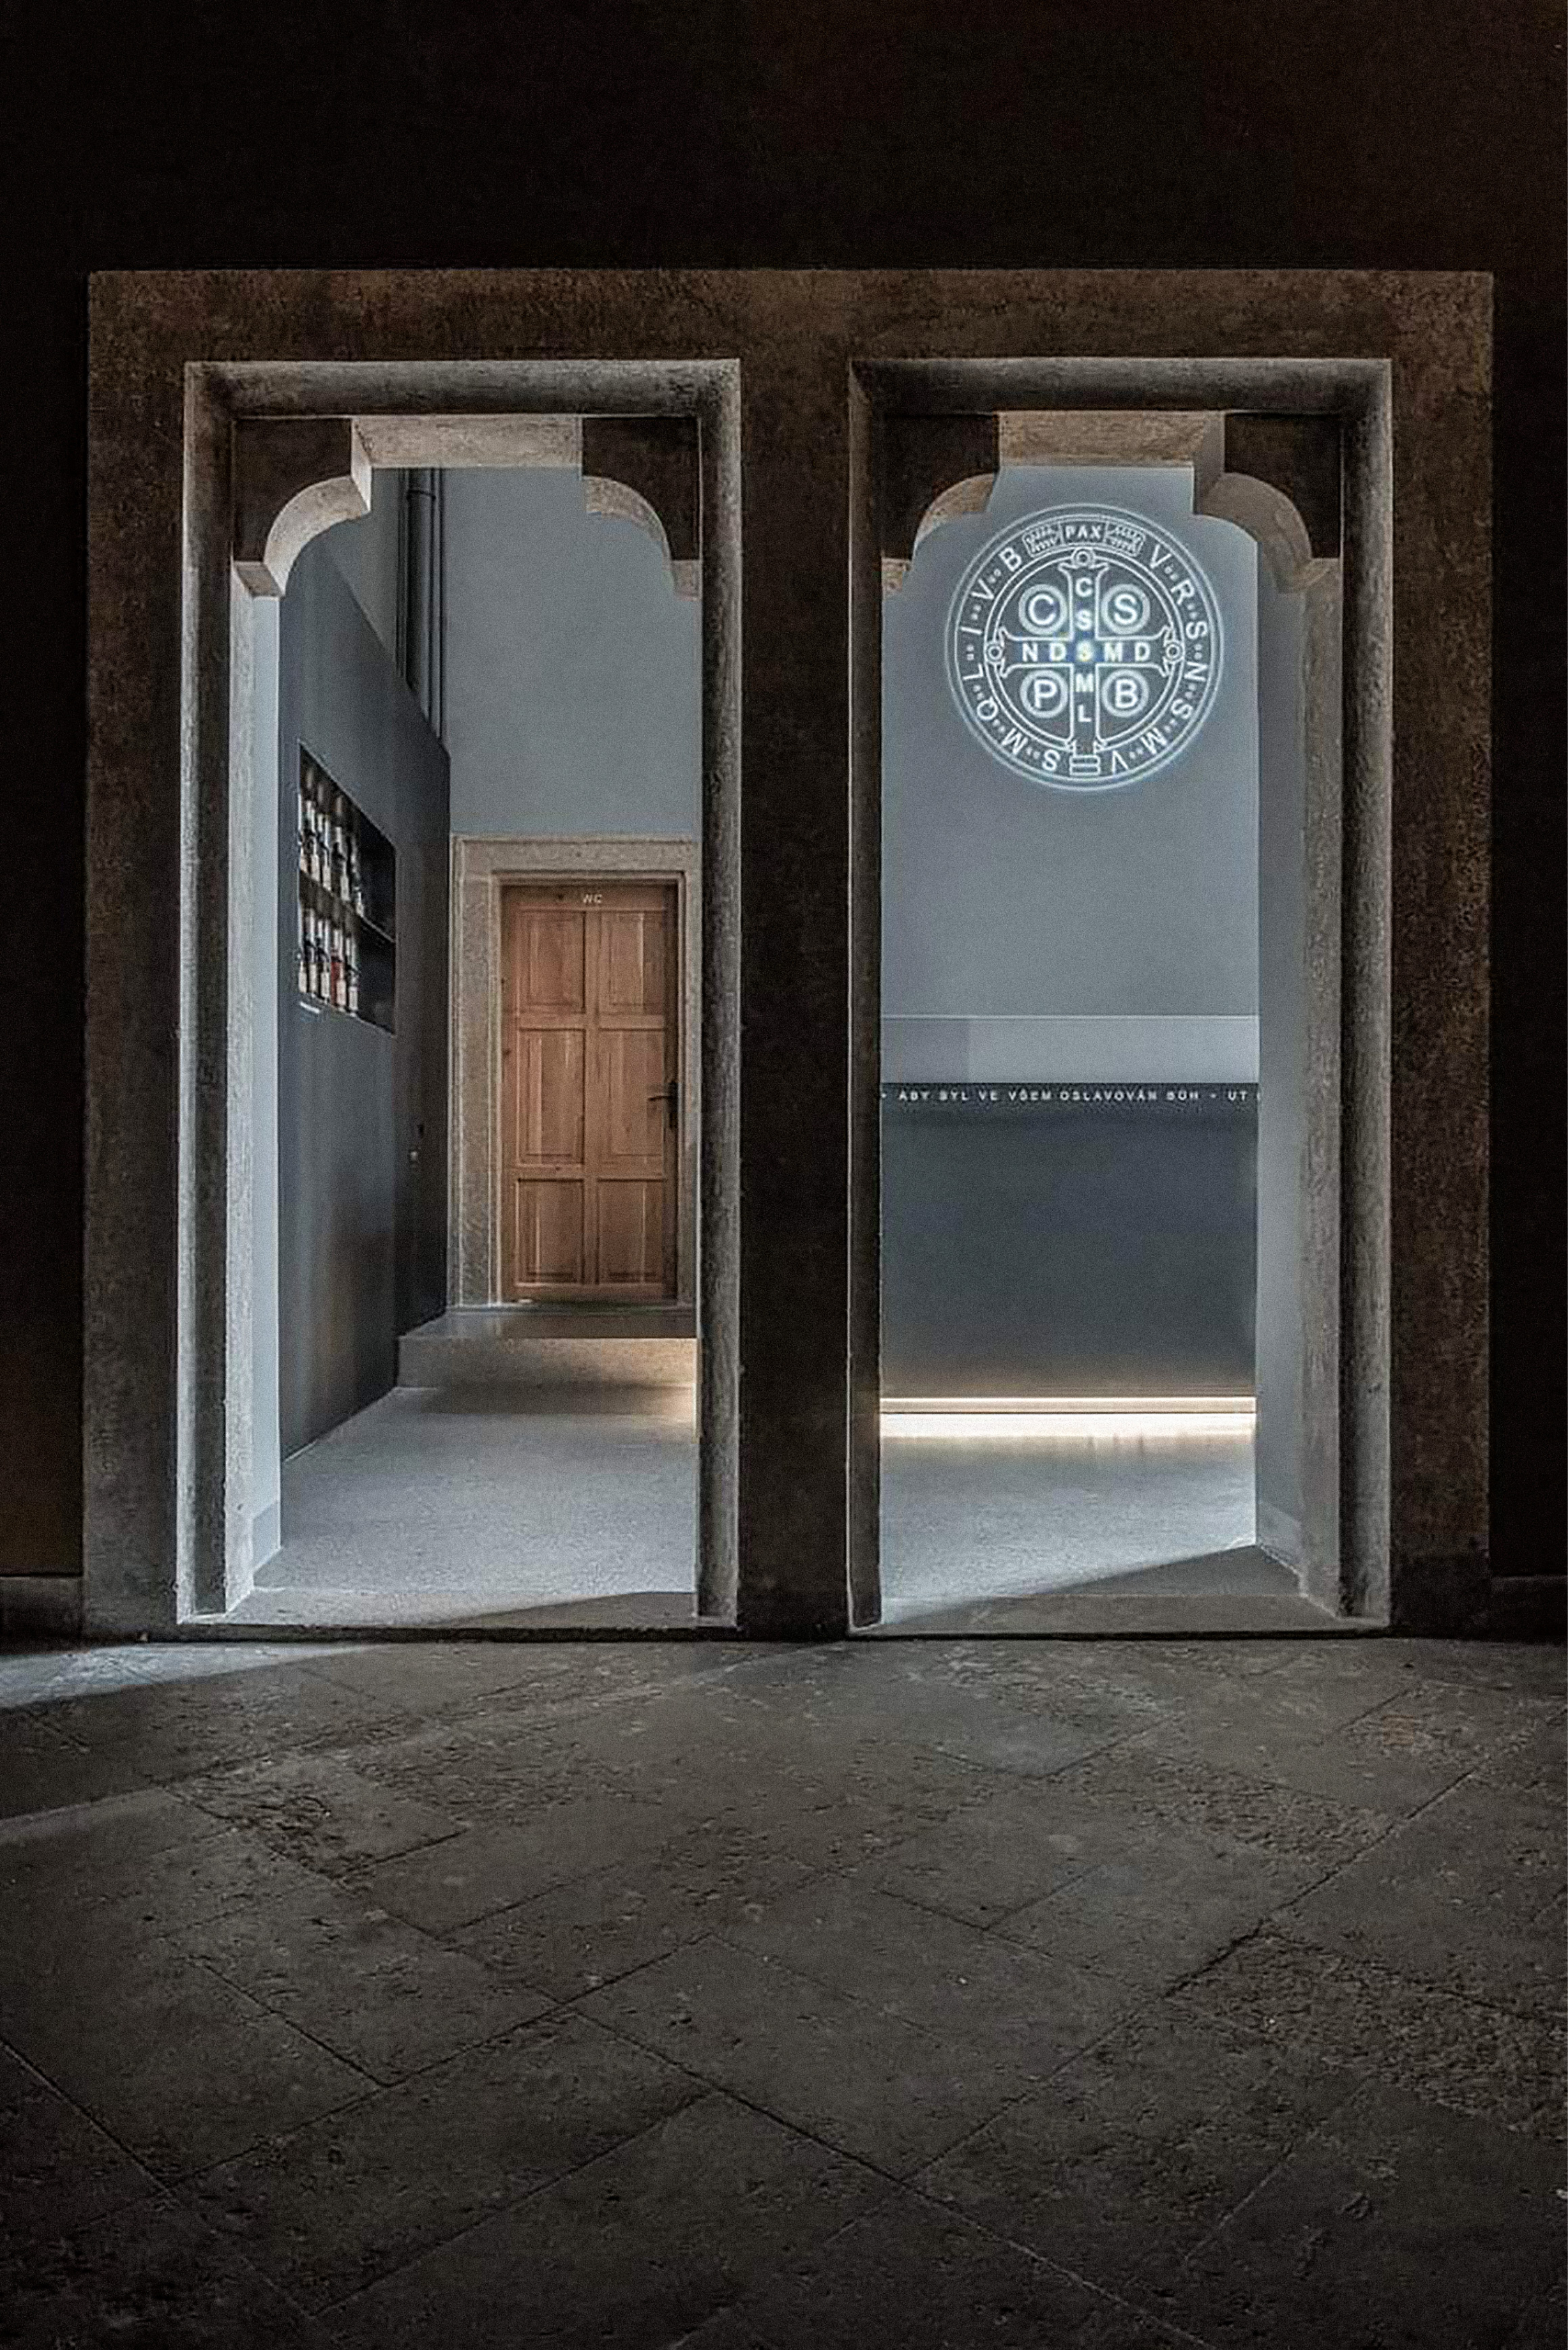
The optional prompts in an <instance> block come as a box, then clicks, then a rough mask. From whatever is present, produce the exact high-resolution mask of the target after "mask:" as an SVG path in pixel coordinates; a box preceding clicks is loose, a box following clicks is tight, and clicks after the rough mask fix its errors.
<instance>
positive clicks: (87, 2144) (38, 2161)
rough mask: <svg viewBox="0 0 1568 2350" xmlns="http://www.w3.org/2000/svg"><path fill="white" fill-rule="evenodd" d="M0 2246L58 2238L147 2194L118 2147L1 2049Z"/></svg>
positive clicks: (140, 2174)
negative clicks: (1, 2150) (39, 2237)
mask: <svg viewBox="0 0 1568 2350" xmlns="http://www.w3.org/2000/svg"><path fill="white" fill-rule="evenodd" d="M0 2148H4V2153H3V2154H0V2243H7V2244H10V2245H12V2246H15V2247H17V2248H19V2247H20V2246H21V2244H22V2242H23V2241H24V2240H25V2239H26V2238H27V2237H30V2236H35V2235H48V2236H57V2235H59V2234H61V2233H63V2232H64V2231H65V2230H68V2229H71V2228H75V2227H77V2226H78V2225H79V2224H80V2223H81V2222H83V2221H84V2220H95V2219H97V2218H99V2216H100V2215H101V2214H102V2213H103V2212H105V2211H111V2210H114V2209H115V2208H116V2207H117V2206H118V2205H119V2204H121V2203H133V2202H137V2201H139V2200H140V2199H142V2198H144V2197H145V2196H147V2195H148V2194H150V2193H151V2189H152V2185H153V2182H152V2179H151V2176H150V2175H149V2173H148V2172H147V2171H145V2170H144V2169H143V2168H141V2165H140V2163H139V2162H136V2161H134V2160H133V2159H132V2158H131V2157H130V2155H129V2154H127V2153H126V2151H125V2149H124V2147H120V2146H117V2145H116V2144H115V2142H114V2140H113V2139H112V2138H111V2137H107V2136H106V2135H105V2133H104V2132H103V2131H102V2130H101V2129H99V2126H98V2125H97V2123H96V2122H91V2121H89V2120H88V2117H87V2116H86V2115H85V2114H83V2113H81V2112H80V2111H78V2108H77V2107H76V2106H73V2105H71V2104H69V2103H67V2100H66V2099H65V2098H64V2097H62V2096H61V2095H60V2094H59V2092H58V2091H57V2089H53V2088H51V2087H50V2086H49V2085H48V2083H47V2081H45V2080H44V2079H42V2078H41V2077H40V2075H39V2074H37V2073H36V2072H35V2071H34V2070H33V2067H32V2066H31V2065H30V2064H23V2062H22V2060H21V2058H20V2057H18V2056H14V2055H13V2054H11V2052H10V2050H9V2049H8V2048H0Z"/></svg>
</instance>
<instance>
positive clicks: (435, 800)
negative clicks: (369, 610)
mask: <svg viewBox="0 0 1568 2350" xmlns="http://www.w3.org/2000/svg"><path fill="white" fill-rule="evenodd" d="M302 745H303V746H304V747H305V748H306V749H307V750H308V751H309V752H310V753H311V754H312V756H313V757H315V758H316V759H317V760H318V761H319V763H320V764H321V765H322V766H324V767H325V768H326V769H327V773H328V774H329V775H331V776H332V778H333V780H334V782H335V783H337V785H339V786H340V787H341V788H342V790H344V791H345V792H347V793H348V795H349V797H350V798H351V799H353V800H354V801H355V802H356V803H357V804H358V806H359V807H360V808H361V809H362V810H363V812H364V813H365V815H366V816H369V818H370V820H371V822H372V823H373V824H375V825H378V826H379V827H380V829H381V830H382V831H383V832H384V833H386V834H387V835H388V837H389V838H390V840H391V841H392V843H393V845H394V847H395V848H396V850H397V855H398V923H397V928H398V1003H397V1026H396V1030H395V1033H394V1034H393V1035H387V1034H385V1033H384V1032H383V1031H381V1030H379V1029H377V1028H374V1027H371V1026H370V1025H369V1024H368V1023H366V1022H363V1021H358V1020H354V1019H350V1018H349V1017H348V1015H347V1014H344V1013H340V1012H336V1011H332V1010H324V1009H318V1008H317V1007H316V1006H314V1005H311V1004H307V1003H305V1002H303V1001H302V1000H301V998H300V997H299V995H298V994H297V993H296V987H295V938H296V929H295V925H296V905H297V888H296V846H295V834H296V795H297V788H298V775H299V756H300V749H301V746H302ZM278 752H279V756H278V774H279V789H280V794H281V812H282V821H281V823H280V827H279V831H280V835H281V839H280V848H279V879H280V889H279V929H278V945H279V991H278V1018H279V1031H278V1173H279V1198H278V1257H279V1267H278V1280H279V1404H280V1414H281V1420H282V1438H283V1450H284V1451H285V1453H288V1452H292V1451H297V1450H298V1449H299V1447H300V1446H301V1445H302V1444H308V1443H309V1442H310V1441H311V1440H313V1439H314V1438H316V1437H317V1436H320V1435H322V1434H324V1433H325V1432H326V1430H327V1429H329V1428H332V1427H335V1426H336V1425H337V1422H338V1421H339V1420H341V1419H346V1418H347V1417H348V1414H349V1413H350V1412H353V1411H358V1410H359V1409H362V1408H363V1407H364V1406H365V1405H366V1404H367V1403H369V1402H372V1401H373V1400H374V1399H375V1398H376V1397H377V1396H379V1395H383V1394H385V1392H386V1391H387V1389H388V1388H389V1387H390V1386H391V1385H392V1383H393V1380H394V1378H395V1376H396V1345H397V1337H398V1333H399V1331H400V1329H404V1328H407V1327H409V1326H410V1324H411V1323H413V1322H416V1321H422V1320H425V1319H427V1318H428V1317H429V1315H431V1314H434V1313H439V1312H440V1310H441V1305H442V1303H443V1302H444V1297H445V1280H446V1271H445V1239H444V1229H445V1212H444V1206H445V1203H444V1191H443V1190H442V1188H441V1187H443V1186H444V1170H445V1159H446V910H447V909H446V892H447V882H446V871H447V866H446V837H447V825H448V779H447V759H446V754H445V752H444V751H443V750H442V748H441V744H440V743H439V742H438V741H437V740H436V738H435V736H434V735H433V734H432V733H431V730H430V728H429V726H428V725H427V723H426V722H425V719H424V717H423V715H422V713H421V711H420V709H419V706H418V704H417V702H415V701H414V699H413V697H412V695H411V694H410V692H409V691H408V689H407V688H406V686H405V685H404V684H403V682H402V681H401V679H400V677H399V676H398V674H397V671H395V669H394V668H393V667H392V664H391V662H390V661H389V659H388V656H387V654H386V652H385V650H384V649H383V648H382V646H381V644H380V642H379V639H378V638H377V637H376V634H375V632H374V630H373V629H371V627H370V625H369V621H368V620H367V619H366V618H365V616H364V614H363V612H362V611H361V610H360V608H359V607H358V603H357V602H356V601H355V599H354V597H353V596H352V594H351V593H350V592H349V589H348V587H347V586H346V584H345V582H344V580H343V578H342V576H341V575H340V573H339V572H338V570H337V567H336V565H335V564H334V562H333V560H332V556H331V552H330V548H329V546H328V544H327V541H326V540H322V539H318V540H317V541H315V542H314V543H313V544H312V545H311V546H307V547H306V550H305V552H304V553H303V555H301V556H300V557H299V560H298V562H297V563H296V566H295V568H294V571H293V574H292V576H291V577H290V580H289V587H288V593H287V595H286V598H284V606H283V620H282V629H281V640H280V650H279V676H278ZM416 1151H417V1152H418V1154H419V1155H418V1158H417V1159H414V1158H411V1157H410V1153H413V1152H416Z"/></svg>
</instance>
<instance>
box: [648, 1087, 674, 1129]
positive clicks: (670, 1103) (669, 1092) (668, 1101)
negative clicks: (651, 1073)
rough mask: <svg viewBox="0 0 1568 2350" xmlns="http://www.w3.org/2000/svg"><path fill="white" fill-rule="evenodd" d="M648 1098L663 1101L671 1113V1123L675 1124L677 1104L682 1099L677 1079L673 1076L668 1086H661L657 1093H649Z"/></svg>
mask: <svg viewBox="0 0 1568 2350" xmlns="http://www.w3.org/2000/svg"><path fill="white" fill-rule="evenodd" d="M648 1098H649V1101H661V1102H662V1103H663V1104H664V1107H665V1108H666V1109H667V1110H668V1111H669V1113H670V1125H671V1126H673V1125H674V1123H675V1106H676V1103H677V1101H678V1100H679V1099H680V1087H679V1086H678V1085H677V1084H676V1081H675V1079H674V1078H673V1077H671V1078H670V1083H669V1084H668V1085H667V1086H660V1087H659V1091H658V1092H657V1093H656V1094H649V1097H648Z"/></svg>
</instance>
